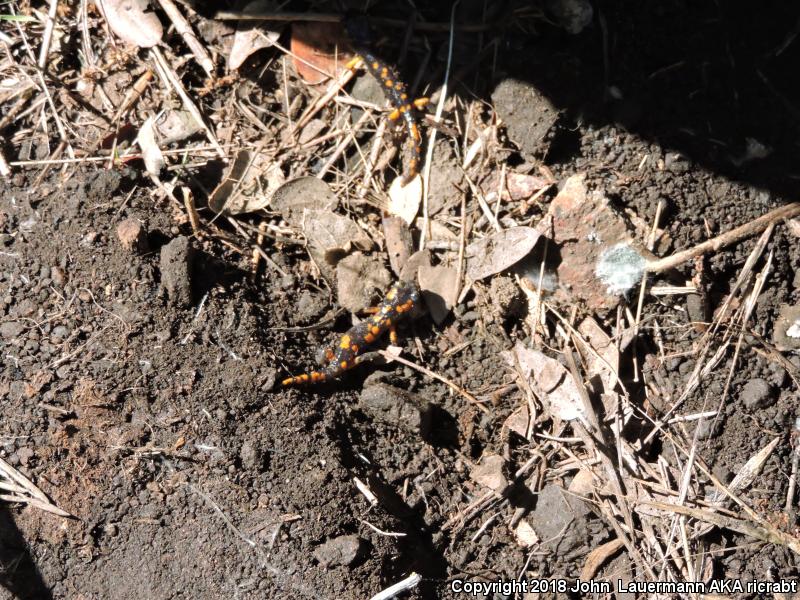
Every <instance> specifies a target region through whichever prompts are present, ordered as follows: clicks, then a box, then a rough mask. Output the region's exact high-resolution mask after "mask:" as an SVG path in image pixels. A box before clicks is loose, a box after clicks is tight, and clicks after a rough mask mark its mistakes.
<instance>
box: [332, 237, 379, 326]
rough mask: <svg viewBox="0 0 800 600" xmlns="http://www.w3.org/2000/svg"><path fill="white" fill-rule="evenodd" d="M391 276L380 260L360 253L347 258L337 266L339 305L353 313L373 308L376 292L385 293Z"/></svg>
mask: <svg viewBox="0 0 800 600" xmlns="http://www.w3.org/2000/svg"><path fill="white" fill-rule="evenodd" d="M391 279H392V278H391V275H390V274H389V271H387V270H386V268H385V267H384V266H383V263H381V262H380V261H379V260H377V259H376V258H373V257H368V256H365V255H363V254H361V253H360V252H355V253H353V254H351V255H350V256H346V257H345V258H343V259H342V260H340V261H339V263H338V264H337V265H336V295H337V299H338V301H339V305H340V306H342V307H344V308H346V309H347V310H349V311H350V312H351V313H356V312H359V311H362V310H364V309H366V308H369V307H370V306H372V304H373V302H372V300H373V297H374V296H375V292H376V291H379V292H383V291H384V290H386V288H388V287H389V284H390V283H391Z"/></svg>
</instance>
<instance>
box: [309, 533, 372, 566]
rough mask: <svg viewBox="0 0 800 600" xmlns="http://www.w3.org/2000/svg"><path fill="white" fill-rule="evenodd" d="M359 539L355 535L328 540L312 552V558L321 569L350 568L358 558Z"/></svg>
mask: <svg viewBox="0 0 800 600" xmlns="http://www.w3.org/2000/svg"><path fill="white" fill-rule="evenodd" d="M361 545H362V543H361V538H359V537H358V536H357V535H343V536H340V537H336V538H333V539H330V540H328V541H327V542H325V543H324V544H322V546H320V547H319V548H317V549H316V550H314V558H316V559H317V560H318V561H319V564H320V565H322V566H323V567H326V568H328V567H338V566H345V567H347V566H350V565H351V564H353V562H355V560H356V559H357V558H358V553H359V551H360V550H361Z"/></svg>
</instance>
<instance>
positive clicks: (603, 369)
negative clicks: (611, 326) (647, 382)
mask: <svg viewBox="0 0 800 600" xmlns="http://www.w3.org/2000/svg"><path fill="white" fill-rule="evenodd" d="M578 332H580V334H581V335H582V336H583V339H581V338H578V340H580V342H581V343H579V344H578V350H580V352H581V355H582V356H583V357H584V359H585V361H586V364H587V365H588V369H587V370H588V376H589V378H590V379H591V378H592V377H594V376H595V375H599V376H600V380H601V381H602V382H603V389H604V390H605V391H606V392H607V393H610V392H612V391H614V388H615V387H616V385H617V373H619V351H618V350H617V347H616V345H615V344H614V341H613V340H612V339H611V338H610V337H608V334H606V332H605V331H603V329H602V327H600V325H598V324H597V321H595V320H594V319H593V318H592V317H586V318H585V319H584V320H583V321H581V324H580V325H578ZM584 341H585V342H586V344H588V346H587V345H585V344H584V343H582V342H584Z"/></svg>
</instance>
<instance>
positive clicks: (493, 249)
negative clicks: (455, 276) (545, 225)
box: [466, 227, 541, 281]
mask: <svg viewBox="0 0 800 600" xmlns="http://www.w3.org/2000/svg"><path fill="white" fill-rule="evenodd" d="M540 237H541V234H540V233H539V232H538V231H536V230H535V229H534V228H533V227H512V228H511V229H506V230H505V231H501V232H499V233H495V234H494V235H490V236H489V237H485V238H483V239H482V240H478V241H477V242H473V243H471V244H470V245H469V246H467V248H466V256H467V277H469V278H470V279H471V280H473V281H477V280H479V279H483V278H484V277H488V276H489V275H494V274H495V273H500V272H501V271H504V270H506V269H508V268H509V267H510V266H512V265H513V264H515V263H517V262H519V261H520V260H522V259H523V258H525V257H526V256H527V255H528V254H529V253H530V251H531V250H533V247H534V246H535V245H536V242H537V241H538V240H539V238H540Z"/></svg>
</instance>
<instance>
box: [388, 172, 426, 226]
mask: <svg viewBox="0 0 800 600" xmlns="http://www.w3.org/2000/svg"><path fill="white" fill-rule="evenodd" d="M421 202H422V177H420V175H419V173H417V175H415V176H414V178H413V179H412V180H411V181H409V182H408V183H407V184H405V185H403V177H402V176H400V177H395V179H394V181H392V186H391V187H390V188H389V208H388V210H389V213H390V214H392V215H394V216H396V217H400V218H401V219H403V220H404V221H405V222H406V223H408V224H409V225H411V224H412V223H413V222H414V217H416V216H417V213H418V212H419V205H420V203H421Z"/></svg>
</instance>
